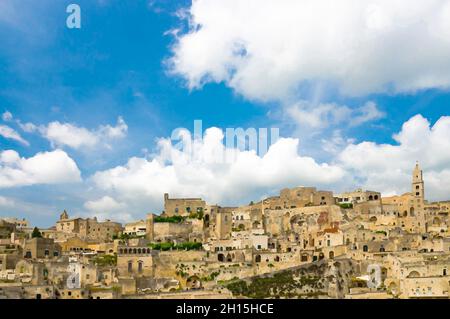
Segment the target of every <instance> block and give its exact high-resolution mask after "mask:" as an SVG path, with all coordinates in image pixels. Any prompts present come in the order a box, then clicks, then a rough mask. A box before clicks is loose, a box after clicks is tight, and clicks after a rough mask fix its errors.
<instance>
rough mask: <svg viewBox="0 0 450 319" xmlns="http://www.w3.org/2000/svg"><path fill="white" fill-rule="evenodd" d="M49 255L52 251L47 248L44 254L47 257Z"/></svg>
mask: <svg viewBox="0 0 450 319" xmlns="http://www.w3.org/2000/svg"><path fill="white" fill-rule="evenodd" d="M48 255H50V252H49V251H48V249H46V250H45V251H44V256H45V257H47V256H48Z"/></svg>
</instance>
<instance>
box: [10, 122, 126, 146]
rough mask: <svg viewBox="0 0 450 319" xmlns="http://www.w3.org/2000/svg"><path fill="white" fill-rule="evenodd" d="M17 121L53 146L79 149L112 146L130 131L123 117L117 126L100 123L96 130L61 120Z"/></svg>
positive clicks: (28, 131)
mask: <svg viewBox="0 0 450 319" xmlns="http://www.w3.org/2000/svg"><path fill="white" fill-rule="evenodd" d="M16 122H17V124H18V125H19V126H20V128H21V129H22V130H24V131H25V132H27V133H32V132H39V133H40V134H41V135H42V136H43V137H44V138H46V139H47V140H49V141H50V143H51V145H52V147H53V148H61V147H70V148H73V149H77V150H81V149H88V150H89V149H92V148H93V147H98V146H101V147H106V148H111V145H110V143H111V142H112V141H114V140H117V139H122V138H124V137H125V136H126V134H127V132H128V126H127V124H126V123H125V121H124V120H123V118H122V117H119V118H118V119H117V124H116V126H111V125H100V126H99V127H98V128H97V129H95V130H89V129H87V128H84V127H80V126H77V125H75V124H71V123H61V122H59V121H55V122H51V123H48V124H47V125H39V126H38V125H35V124H33V123H25V124H23V123H22V122H21V121H20V120H16Z"/></svg>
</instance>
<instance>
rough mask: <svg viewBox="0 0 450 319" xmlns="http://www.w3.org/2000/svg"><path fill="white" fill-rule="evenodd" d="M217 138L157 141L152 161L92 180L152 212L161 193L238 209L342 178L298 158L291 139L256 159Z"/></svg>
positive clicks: (137, 161) (133, 162)
mask: <svg viewBox="0 0 450 319" xmlns="http://www.w3.org/2000/svg"><path fill="white" fill-rule="evenodd" d="M223 139H224V135H223V132H222V131H221V130H219V129H217V128H210V129H208V130H206V132H205V136H204V138H203V140H197V141H195V142H194V143H193V145H192V147H191V148H188V149H190V151H187V150H186V149H180V148H179V147H178V145H173V144H172V143H171V141H170V140H168V139H161V140H160V141H159V153H158V155H157V156H155V157H154V158H152V159H148V158H137V157H135V158H131V159H129V161H128V163H127V164H126V165H124V166H118V167H115V168H112V169H109V170H106V171H101V172H97V173H96V174H95V175H94V176H93V177H92V181H93V183H94V184H95V186H96V187H97V188H98V189H100V190H102V191H105V192H108V193H111V194H113V195H114V196H118V197H120V198H121V200H122V201H125V202H127V203H130V205H139V206H140V207H148V208H150V207H151V208H154V207H161V203H162V199H163V194H164V193H166V192H168V193H170V194H171V195H173V196H188V197H192V196H199V197H203V198H205V199H206V200H207V201H208V202H210V203H220V204H225V205H226V204H239V203H240V204H243V203H246V201H248V200H255V199H259V198H260V197H261V195H263V194H267V193H271V192H276V191H278V190H279V189H280V188H283V187H286V186H297V185H298V184H299V183H300V184H305V185H318V186H323V185H330V184H333V183H336V182H338V181H339V180H341V179H342V178H343V176H344V171H343V170H342V169H340V168H338V167H335V166H332V165H328V164H320V163H317V162H315V161H314V160H313V159H312V158H309V157H302V156H300V155H299V154H298V150H297V149H298V140H296V139H290V138H282V139H279V140H278V141H277V142H276V143H275V144H273V145H272V146H271V147H270V148H269V150H268V152H267V153H266V154H265V155H262V156H258V155H257V153H256V152H255V151H245V150H243V151H240V150H238V149H236V148H233V149H232V148H226V147H225V146H224V144H223Z"/></svg>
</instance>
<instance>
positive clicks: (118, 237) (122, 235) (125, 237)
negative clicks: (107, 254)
mask: <svg viewBox="0 0 450 319" xmlns="http://www.w3.org/2000/svg"><path fill="white" fill-rule="evenodd" d="M144 237H145V235H142V236H137V235H129V234H120V235H117V234H115V235H113V237H112V239H113V240H115V239H121V240H128V239H133V238H144Z"/></svg>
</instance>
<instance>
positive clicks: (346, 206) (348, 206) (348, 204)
mask: <svg viewBox="0 0 450 319" xmlns="http://www.w3.org/2000/svg"><path fill="white" fill-rule="evenodd" d="M339 206H341V208H343V209H352V208H353V204H352V203H343V204H339Z"/></svg>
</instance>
